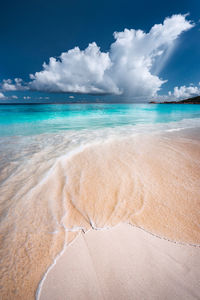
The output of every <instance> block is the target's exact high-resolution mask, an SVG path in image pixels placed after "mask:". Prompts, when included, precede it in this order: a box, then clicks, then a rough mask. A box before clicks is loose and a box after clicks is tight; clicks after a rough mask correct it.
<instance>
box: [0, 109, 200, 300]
mask: <svg viewBox="0 0 200 300" xmlns="http://www.w3.org/2000/svg"><path fill="white" fill-rule="evenodd" d="M185 128H186V129H189V128H190V129H191V128H195V129H194V130H182V129H185ZM199 128H200V105H150V104H146V105H144V104H94V105H93V104H80V105H78V104H72V105H68V104H66V105H64V104H55V105H1V106H0V195H1V197H0V206H1V209H0V215H1V219H0V230H1V236H2V241H1V249H0V255H1V257H2V258H3V259H2V262H1V263H2V266H1V268H0V269H1V271H0V277H2V286H3V290H2V295H3V296H2V297H3V299H4V298H5V299H8V298H9V299H34V297H35V295H36V291H38V292H37V295H39V291H40V287H41V286H40V285H38V284H39V282H40V280H41V279H42V278H43V276H44V278H45V275H44V274H45V272H46V271H47V270H48V267H49V266H50V265H51V264H52V263H53V262H54V261H55V259H56V256H57V255H59V254H60V253H61V251H62V250H63V249H64V248H65V247H66V245H68V244H69V243H70V242H71V241H72V240H73V239H74V238H75V237H76V236H77V234H79V232H80V230H84V231H86V230H88V229H90V228H93V229H100V228H108V227H111V226H114V225H116V224H118V223H121V222H128V223H130V224H133V225H136V226H139V227H142V228H144V229H145V230H147V231H149V232H151V233H154V234H156V235H158V236H161V237H165V238H168V239H171V240H174V241H180V242H186V243H190V244H195V245H197V244H198V245H199V243H200V232H199V212H200V210H199V209H197V208H198V207H200V203H199V199H200V190H199V186H200V183H199V178H200V176H199V174H200V135H199V132H200V131H199V130H200V129H199ZM183 132H187V133H183Z"/></svg>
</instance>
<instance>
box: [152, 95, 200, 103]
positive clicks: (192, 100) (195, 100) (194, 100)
mask: <svg viewBox="0 0 200 300" xmlns="http://www.w3.org/2000/svg"><path fill="white" fill-rule="evenodd" d="M149 103H151V104H200V96H196V97H193V98H188V99H185V100H180V101H163V102H158V101H150V102H149Z"/></svg>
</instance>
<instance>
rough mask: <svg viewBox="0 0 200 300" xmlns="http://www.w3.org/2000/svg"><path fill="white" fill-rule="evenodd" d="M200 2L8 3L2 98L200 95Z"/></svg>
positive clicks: (2, 26) (0, 57) (0, 53)
mask: <svg viewBox="0 0 200 300" xmlns="http://www.w3.org/2000/svg"><path fill="white" fill-rule="evenodd" d="M199 19H200V1H199V0H181V1H180V0H173V1H172V0H168V1H160V0H159V1H158V0H152V1H149V0H148V1H147V0H140V1H133V0H118V1H116V0H115V1H113V0H110V1H104V0H102V1H95V0H84V1H83V0H82V1H81V0H77V1H66V0H65V1H63V0H57V1H51V0H48V1H46V0H41V1H38V0H34V1H32V0H29V1H24V0H21V1H12V0H11V1H9V2H8V1H7V2H6V1H4V2H3V3H1V10H0V31H1V32H0V33H1V34H0V36H1V47H0V101H1V102H37V101H40V102H49V101H50V102H52V101H53V102H56V101H57V102H61V101H76V100H77V101H110V100H109V99H120V101H123V100H124V101H126V100H127V99H129V101H136V102H139V101H145V100H147V99H150V98H158V99H168V98H169V99H172V98H173V100H174V98H176V99H181V98H188V97H190V96H194V95H197V94H200V84H199V82H200V22H199Z"/></svg>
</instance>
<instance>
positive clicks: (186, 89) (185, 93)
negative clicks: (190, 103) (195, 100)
mask: <svg viewBox="0 0 200 300" xmlns="http://www.w3.org/2000/svg"><path fill="white" fill-rule="evenodd" d="M197 95H200V83H199V86H194V85H192V84H191V85H190V86H185V85H183V86H180V87H177V86H176V87H175V88H174V91H173V92H169V96H174V97H175V98H177V99H181V98H182V99H185V98H190V97H194V96H197Z"/></svg>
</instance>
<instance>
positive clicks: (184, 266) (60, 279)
mask: <svg viewBox="0 0 200 300" xmlns="http://www.w3.org/2000/svg"><path fill="white" fill-rule="evenodd" d="M39 299H40V300H64V299H70V300H86V299H87V300H89V299H95V300H97V299H106V300H108V299H109V300H111V299H126V300H127V299H139V300H141V299H162V300H163V299H179V300H180V299H200V247H193V246H189V245H181V244H176V243H173V242H169V241H167V240H164V239H161V238H158V237H156V236H153V235H151V234H149V233H147V232H145V231H143V230H141V229H139V228H136V227H132V226H131V225H127V224H121V225H118V226H116V227H114V228H112V229H110V230H104V231H94V230H91V231H89V232H88V233H86V234H83V233H81V234H80V235H79V237H78V238H77V239H76V240H75V241H74V242H73V243H72V244H71V245H70V246H69V247H68V248H67V249H66V251H65V252H64V254H63V255H62V256H61V257H60V258H59V259H58V261H57V263H56V265H55V266H54V267H53V268H52V269H51V270H50V271H49V272H48V274H47V277H46V279H45V280H44V282H43V285H42V288H41V293H40V298H39Z"/></svg>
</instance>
